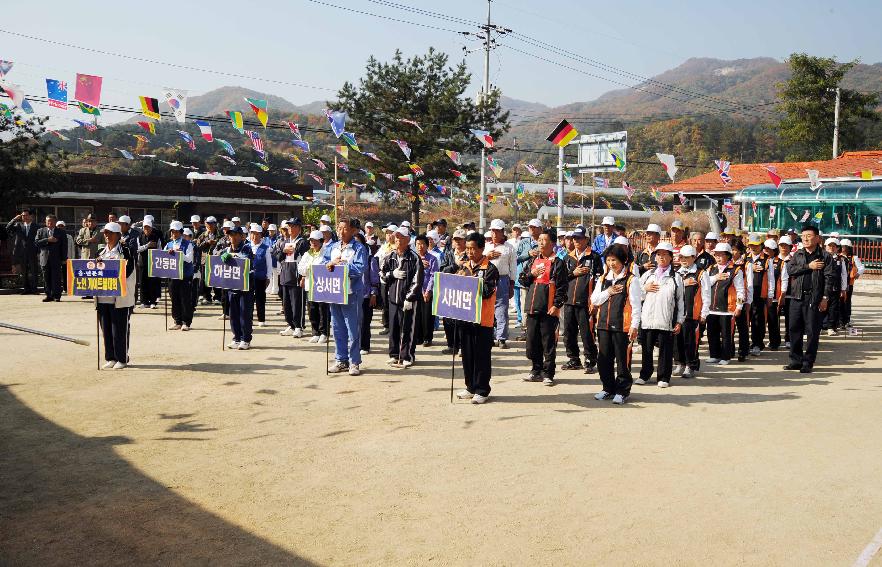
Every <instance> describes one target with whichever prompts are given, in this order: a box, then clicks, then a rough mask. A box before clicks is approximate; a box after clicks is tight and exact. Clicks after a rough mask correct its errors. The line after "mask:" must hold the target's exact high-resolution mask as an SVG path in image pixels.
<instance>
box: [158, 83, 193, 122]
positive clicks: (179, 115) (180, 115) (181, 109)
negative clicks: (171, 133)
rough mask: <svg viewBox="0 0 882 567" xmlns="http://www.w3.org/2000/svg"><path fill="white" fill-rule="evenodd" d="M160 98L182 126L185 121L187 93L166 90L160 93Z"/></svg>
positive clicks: (177, 90) (178, 90)
mask: <svg viewBox="0 0 882 567" xmlns="http://www.w3.org/2000/svg"><path fill="white" fill-rule="evenodd" d="M162 98H164V99H165V102H167V103H168V105H169V107H171V109H172V113H174V115H175V119H176V120H177V121H178V122H180V123H181V124H183V123H184V122H186V121H187V91H184V90H180V89H168V88H167V89H165V90H163V91H162Z"/></svg>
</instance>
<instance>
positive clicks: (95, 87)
mask: <svg viewBox="0 0 882 567" xmlns="http://www.w3.org/2000/svg"><path fill="white" fill-rule="evenodd" d="M74 99H75V100H78V101H80V102H85V103H86V104H89V105H91V106H98V104H99V103H100V102H101V77H98V76H97V75H82V74H80V73H77V87H76V90H75V91H74Z"/></svg>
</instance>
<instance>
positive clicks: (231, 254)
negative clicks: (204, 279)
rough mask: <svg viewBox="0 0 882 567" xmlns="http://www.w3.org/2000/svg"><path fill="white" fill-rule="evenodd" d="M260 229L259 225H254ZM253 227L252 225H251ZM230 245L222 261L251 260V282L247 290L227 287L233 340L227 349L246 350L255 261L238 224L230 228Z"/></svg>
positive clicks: (251, 320) (249, 327)
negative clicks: (233, 259)
mask: <svg viewBox="0 0 882 567" xmlns="http://www.w3.org/2000/svg"><path fill="white" fill-rule="evenodd" d="M254 226H256V227H257V228H258V230H259V232H262V230H260V226H259V225H254ZM252 228H253V227H252ZM229 236H230V247H229V248H227V249H226V250H224V251H223V252H222V253H221V260H222V261H223V262H224V263H227V262H229V261H230V260H231V259H232V258H242V259H246V258H247V259H248V260H251V272H250V273H249V274H248V277H250V278H251V282H250V284H249V286H248V290H247V291H242V290H238V289H228V290H226V293H227V302H228V304H229V306H230V330H231V331H232V332H233V340H232V341H231V342H230V344H228V345H227V348H229V349H238V350H248V349H250V348H251V338H252V336H251V330H252V326H253V322H254V279H255V278H254V273H255V265H256V264H257V262H256V261H255V258H254V252H253V251H252V248H251V246H249V245H247V244H245V231H244V230H243V229H242V227H240V226H235V227H233V228H231V229H230V235H229Z"/></svg>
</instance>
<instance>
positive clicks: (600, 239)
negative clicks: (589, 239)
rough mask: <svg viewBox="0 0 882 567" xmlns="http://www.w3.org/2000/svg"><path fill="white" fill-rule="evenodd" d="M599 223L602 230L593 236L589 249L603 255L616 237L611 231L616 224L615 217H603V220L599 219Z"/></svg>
mask: <svg viewBox="0 0 882 567" xmlns="http://www.w3.org/2000/svg"><path fill="white" fill-rule="evenodd" d="M600 225H601V226H602V227H603V232H602V233H600V234H598V235H597V236H596V237H595V238H594V242H593V243H592V244H591V249H592V250H594V251H595V252H597V253H598V254H600V255H601V256H603V253H604V252H605V251H606V249H607V248H609V247H610V245H611V244H612V243H613V240H614V239H615V237H616V235H615V233H614V232H613V229H614V228H615V225H616V219H614V218H612V217H603V220H602V221H600Z"/></svg>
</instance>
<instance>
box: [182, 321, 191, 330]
mask: <svg viewBox="0 0 882 567" xmlns="http://www.w3.org/2000/svg"><path fill="white" fill-rule="evenodd" d="M181 330H182V331H189V330H190V325H187V324H186V323H184V324H183V325H181Z"/></svg>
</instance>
